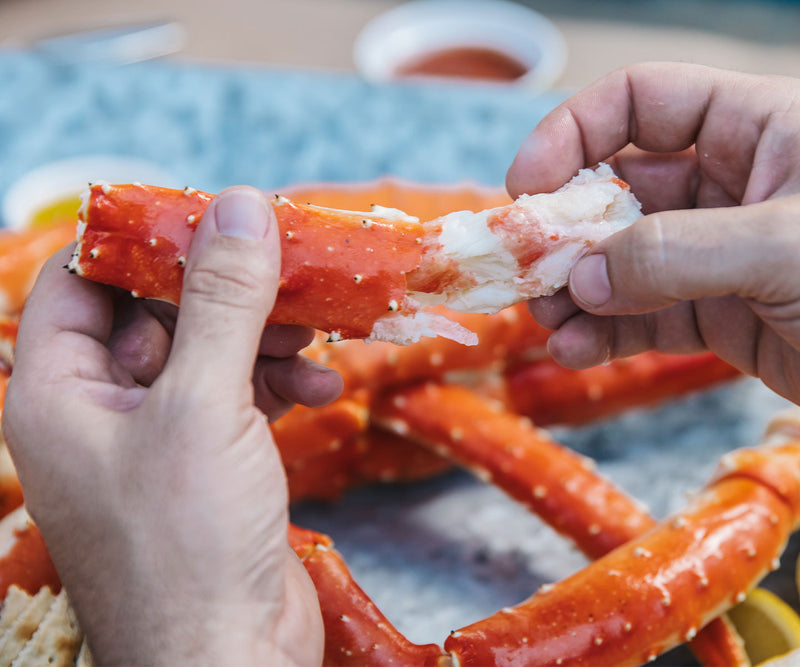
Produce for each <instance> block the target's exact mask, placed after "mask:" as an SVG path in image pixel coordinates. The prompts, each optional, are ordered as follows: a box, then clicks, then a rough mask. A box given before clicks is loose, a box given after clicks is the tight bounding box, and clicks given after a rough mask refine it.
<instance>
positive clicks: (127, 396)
mask: <svg viewBox="0 0 800 667" xmlns="http://www.w3.org/2000/svg"><path fill="white" fill-rule="evenodd" d="M68 254H69V250H66V251H64V252H62V253H60V255H58V256H56V257H55V258H54V259H53V260H51V261H50V262H49V263H48V265H47V266H46V267H45V269H44V271H43V273H42V275H41V276H40V278H39V281H38V283H37V285H36V287H35V289H34V291H33V293H32V295H31V297H30V299H29V301H28V305H27V307H26V310H25V313H24V315H23V318H22V322H21V325H20V332H19V339H18V345H17V352H16V364H15V368H14V373H13V380H12V381H11V383H10V386H9V391H8V395H7V399H6V404H5V410H4V421H3V427H4V431H5V433H6V437H7V440H8V443H9V447H10V450H11V453H12V456H13V458H14V461H15V463H16V465H17V469H18V473H19V476H20V479H21V482H22V485H23V489H24V492H25V500H26V505H27V507H28V510H29V512H30V513H31V515H32V517H33V518H34V520H35V521H36V523H37V525H38V526H39V528H40V530H41V532H42V534H43V536H44V538H45V541H46V543H47V545H48V549H49V550H50V552H51V555H52V557H53V560H54V562H55V564H56V567H57V569H58V572H59V575H60V577H61V579H62V581H63V583H64V585H65V587H66V589H67V590H68V591H69V594H70V597H71V600H72V602H73V604H74V606H75V609H76V612H77V614H78V617H79V619H80V621H81V625H82V627H83V629H84V631H85V633H86V635H87V637H88V639H89V643H90V646H91V648H92V651H93V654H94V656H95V658H96V659H97V661H98V662H99V663H101V664H148V665H157V664H165V665H176V664H188V663H189V662H191V664H214V665H218V664H261V665H264V664H270V665H272V664H319V663H320V661H321V657H322V637H323V630H322V623H321V618H320V612H319V605H318V602H317V598H316V592H315V590H314V588H313V586H312V584H311V581H310V579H309V578H308V576H307V574H306V572H305V569H304V568H303V566H302V564H301V563H300V562H299V560H298V559H297V558H296V556H295V555H294V553H293V552H292V551H291V550H290V548H289V546H288V543H287V538H286V531H287V522H288V511H287V505H288V497H287V489H286V479H285V475H284V472H283V468H282V465H281V462H280V459H279V456H278V453H277V451H276V449H275V447H274V443H273V441H272V439H271V435H270V432H269V428H268V426H267V422H266V419H265V415H264V412H265V413H266V414H267V415H268V416H269V417H270V418H274V417H276V416H278V415H279V414H281V413H282V412H284V411H285V410H286V409H287V407H288V406H289V405H290V404H291V403H293V402H295V401H298V402H304V403H307V404H320V403H323V402H326V401H328V400H331V399H333V398H335V396H336V395H337V394H338V392H339V391H340V390H341V378H339V377H338V375H336V374H335V373H332V372H329V371H327V369H322V368H321V367H318V366H316V365H314V364H312V363H311V362H308V361H307V360H303V358H302V357H300V356H298V355H297V352H298V350H299V349H301V348H302V347H303V346H305V345H306V344H307V343H308V342H309V340H310V338H309V337H310V335H311V332H309V331H308V330H306V329H303V328H299V327H279V328H272V327H271V328H268V329H267V330H264V322H265V321H266V319H267V315H268V313H269V312H270V310H271V308H272V305H273V303H274V300H275V293H276V291H277V285H278V278H279V272H280V244H279V240H278V230H277V225H276V223H275V220H274V215H273V214H272V209H271V207H270V206H268V205H267V203H266V201H265V199H264V198H263V196H262V195H261V194H260V193H258V192H257V191H255V190H252V189H245V188H234V189H231V190H227V191H225V192H223V193H222V194H220V195H219V196H218V197H217V198H215V200H214V201H213V202H212V203H211V205H209V207H208V210H207V212H206V214H205V216H204V217H203V220H202V221H201V222H200V224H199V226H198V228H197V231H196V234H195V238H194V240H193V244H192V248H191V251H190V253H189V257H188V263H187V267H186V274H185V278H184V288H183V295H182V302H181V308H180V310H179V312H178V314H177V321H176V324H175V331H174V338H172V336H171V333H170V332H169V331H168V329H165V328H164V327H162V324H161V320H159V319H157V318H155V317H153V316H152V315H151V314H150V313H149V312H148V311H147V310H146V309H145V308H143V307H142V306H141V303H140V302H132V301H131V300H130V299H129V298H128V297H123V296H120V295H119V294H116V295H115V293H114V292H113V291H112V290H111V289H110V288H107V287H104V286H101V285H98V284H94V283H90V282H88V281H86V280H84V279H82V278H79V277H78V276H74V275H70V274H69V273H68V272H67V271H64V270H63V268H62V267H63V265H64V264H65V263H66V261H67V259H68ZM257 404H258V405H259V406H260V407H261V408H262V409H263V410H264V412H262V411H261V410H259V408H258V407H257Z"/></svg>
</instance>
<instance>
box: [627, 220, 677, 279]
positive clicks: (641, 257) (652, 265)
mask: <svg viewBox="0 0 800 667" xmlns="http://www.w3.org/2000/svg"><path fill="white" fill-rule="evenodd" d="M664 224H665V222H664V219H663V217H662V216H661V215H659V214H658V213H656V214H653V215H650V216H648V217H646V218H643V219H642V220H640V221H639V222H637V223H636V224H634V225H633V226H632V227H631V235H630V243H629V247H628V248H626V256H627V257H628V258H629V260H630V262H631V267H630V270H631V273H632V277H633V280H631V283H632V285H633V286H636V285H641V286H642V287H643V288H647V287H648V286H650V285H652V284H653V283H656V284H658V283H660V282H661V277H662V275H663V273H664V270H665V265H666V264H667V258H668V257H669V254H670V253H669V247H668V245H669V244H668V241H667V239H666V236H665V233H664Z"/></svg>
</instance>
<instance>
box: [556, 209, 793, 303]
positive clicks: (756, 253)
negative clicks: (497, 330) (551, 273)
mask: <svg viewBox="0 0 800 667" xmlns="http://www.w3.org/2000/svg"><path fill="white" fill-rule="evenodd" d="M798 203H800V195H798V196H795V197H790V198H783V199H779V200H773V201H769V202H764V203H761V204H753V205H751V206H743V207H735V208H721V209H695V210H692V211H667V212H663V213H658V214H653V215H650V216H645V217H643V218H640V219H639V220H637V221H636V222H635V223H634V224H633V225H631V227H629V228H627V229H625V230H623V231H621V232H619V233H618V234H615V235H614V236H612V237H610V238H608V239H606V240H605V241H603V242H601V243H599V244H597V245H596V246H595V247H594V248H593V249H592V250H591V251H590V253H589V254H588V255H586V256H585V257H583V258H582V259H580V260H579V261H578V262H577V264H576V265H575V267H574V268H573V269H572V272H571V274H570V281H569V289H570V293H571V295H572V298H573V300H574V301H575V303H577V304H578V305H579V306H580V307H581V308H582V309H583V310H586V311H589V312H592V313H595V314H598V315H610V314H614V315H623V314H633V313H643V312H649V311H653V310H657V309H660V308H665V307H667V306H669V305H672V304H673V303H676V302H678V301H688V300H693V299H699V298H701V297H715V296H717V297H719V296H725V295H728V294H735V295H737V296H739V297H742V298H745V299H754V300H756V301H762V302H769V303H778V302H781V301H788V300H790V299H794V298H796V297H797V296H798V294H797V290H798V288H797V285H796V283H795V281H794V280H791V279H788V276H789V275H791V274H792V273H793V272H794V266H795V265H796V258H797V256H798V255H797V253H798V252H799V251H800V235H798V234H797V231H796V223H795V221H794V220H793V208H794V207H796V206H797V205H798ZM765 258H768V260H767V259H765Z"/></svg>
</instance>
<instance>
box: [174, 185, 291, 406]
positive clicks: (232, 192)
mask: <svg viewBox="0 0 800 667" xmlns="http://www.w3.org/2000/svg"><path fill="white" fill-rule="evenodd" d="M279 277H280V242H279V239H278V228H277V223H276V221H275V215H274V213H273V211H272V207H271V206H270V205H269V204H268V202H267V201H266V199H265V198H264V196H263V195H262V194H261V193H260V192H259V191H257V190H255V189H252V188H245V187H237V188H230V189H228V190H225V191H223V192H222V193H220V194H219V195H218V196H217V197H216V198H215V199H214V200H213V201H212V202H211V204H210V205H209V207H208V209H207V210H206V213H205V215H204V216H203V218H202V220H201V221H200V224H199V225H198V228H197V231H196V233H195V238H194V239H193V241H192V247H191V249H190V252H189V257H188V261H187V266H186V274H185V276H184V283H183V293H182V296H181V307H180V311H179V314H178V321H177V324H176V328H175V337H174V340H173V344H172V351H171V353H170V359H169V360H168V362H167V366H166V368H165V374H169V377H175V376H177V377H179V385H178V386H181V387H194V388H196V389H197V390H198V392H199V393H207V394H208V395H220V394H221V392H223V391H224V390H225V388H226V387H228V388H235V389H236V390H241V388H242V387H245V386H249V381H250V378H251V374H252V369H253V363H254V361H255V358H256V354H257V350H258V347H259V342H260V340H261V335H262V331H263V329H264V323H265V322H266V320H267V316H268V314H269V312H270V311H271V310H272V306H273V304H274V302H275V296H276V293H277V289H278V280H279Z"/></svg>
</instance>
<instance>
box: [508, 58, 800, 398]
mask: <svg viewBox="0 0 800 667" xmlns="http://www.w3.org/2000/svg"><path fill="white" fill-rule="evenodd" d="M600 161H607V162H609V163H610V164H611V165H612V166H613V167H614V169H615V170H616V172H617V173H618V174H619V175H620V177H621V178H623V179H625V180H626V181H627V182H628V183H630V185H631V188H632V190H633V192H634V193H635V194H636V195H637V197H638V198H639V199H640V201H641V202H642V205H643V212H644V213H645V214H646V215H645V216H644V217H642V218H641V219H640V220H638V221H637V222H636V223H634V224H633V225H632V226H631V227H630V228H628V229H626V230H624V231H622V232H619V233H617V234H615V235H613V236H612V237H610V238H608V239H606V240H605V241H603V242H602V243H599V244H597V245H596V246H595V247H593V248H592V249H591V250H590V251H589V253H588V254H587V255H586V256H585V257H584V258H583V259H581V260H580V261H579V262H578V263H577V264H576V265H575V267H574V268H573V270H572V272H571V275H570V280H569V289H568V290H562V291H561V292H559V293H557V294H556V295H554V296H552V297H548V298H543V299H537V300H535V301H532V302H530V310H531V312H532V313H533V315H534V317H536V319H537V321H539V323H541V324H542V325H544V326H545V327H548V328H550V329H555V332H554V333H553V334H552V336H551V338H550V341H549V349H550V352H551V354H552V355H553V357H554V358H555V360H556V361H558V362H559V363H561V364H563V365H565V366H568V367H572V368H585V367H588V366H592V365H596V364H599V363H602V362H604V361H606V360H609V359H613V358H617V357H623V356H629V355H632V354H635V353H637V352H641V351H644V350H647V349H657V350H661V351H664V352H695V351H700V350H704V349H709V350H711V351H713V352H715V353H716V354H717V355H719V356H720V357H721V358H722V359H724V360H726V361H728V362H729V363H731V364H733V365H734V366H736V367H737V368H739V369H740V370H742V371H743V372H745V373H748V374H751V375H756V376H758V377H760V378H761V379H762V380H763V381H764V382H765V383H766V384H767V385H768V386H769V387H771V388H772V389H774V390H775V391H777V392H778V393H780V394H781V395H783V396H785V397H788V398H790V399H792V400H794V401H795V402H800V280H798V276H799V275H800V259H798V258H800V226H798V220H800V81H798V80H795V79H790V78H783V77H759V76H751V75H745V74H737V73H733V72H727V71H722V70H715V69H711V68H707V67H701V66H693V65H680V64H667V63H664V64H657V63H650V64H643V65H636V66H632V67H628V68H625V69H623V70H619V71H617V72H614V73H612V74H610V75H609V76H607V77H605V78H604V79H601V80H600V81H599V82H597V83H595V84H594V85H592V86H590V87H589V88H587V89H586V90H584V91H582V92H579V93H578V94H576V95H575V96H573V97H571V98H570V99H568V100H567V101H565V102H564V103H563V104H561V105H560V106H559V107H557V108H556V109H555V110H553V111H552V112H551V113H550V114H549V115H548V116H547V117H546V118H545V119H544V120H543V121H542V122H541V123H540V124H539V126H538V127H537V128H536V129H535V130H534V132H533V133H532V134H531V135H530V136H529V138H528V139H527V140H526V141H525V143H524V144H523V145H522V147H521V149H520V151H519V153H518V155H517V157H516V158H515V160H514V163H513V164H512V166H511V168H510V169H509V172H508V175H507V186H508V188H509V192H510V193H511V194H512V196H517V195H519V194H521V193H523V192H528V193H535V192H546V191H550V190H553V189H554V188H556V187H558V186H559V185H560V184H562V183H564V182H566V181H567V180H568V179H569V178H570V177H571V176H572V175H573V174H574V173H575V172H576V171H577V170H578V169H579V168H582V167H585V166H589V165H592V164H595V163H597V162H600Z"/></svg>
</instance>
